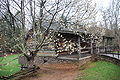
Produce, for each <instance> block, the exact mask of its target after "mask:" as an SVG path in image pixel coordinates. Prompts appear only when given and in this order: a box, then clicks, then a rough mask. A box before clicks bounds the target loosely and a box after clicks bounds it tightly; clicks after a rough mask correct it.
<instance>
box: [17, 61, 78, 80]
mask: <svg viewBox="0 0 120 80" xmlns="http://www.w3.org/2000/svg"><path fill="white" fill-rule="evenodd" d="M40 67H41V69H40V70H38V71H37V72H36V73H34V74H32V75H29V76H25V77H24V78H22V80H75V79H76V78H77V76H78V74H79V70H78V64H77V63H56V64H44V65H41V66H40ZM19 80H21V79H19Z"/></svg>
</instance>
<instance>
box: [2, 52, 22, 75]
mask: <svg viewBox="0 0 120 80" xmlns="http://www.w3.org/2000/svg"><path fill="white" fill-rule="evenodd" d="M17 57H18V54H14V55H10V56H7V57H6V58H5V57H4V58H3V57H0V60H1V61H0V64H6V63H7V65H2V66H0V76H10V75H12V74H15V73H16V72H18V71H20V64H19V63H18V59H15V58H17ZM2 59H3V60H2ZM13 59H15V60H13ZM9 62H10V63H9Z"/></svg>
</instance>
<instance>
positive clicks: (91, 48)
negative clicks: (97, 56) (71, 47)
mask: <svg viewBox="0 0 120 80" xmlns="http://www.w3.org/2000/svg"><path fill="white" fill-rule="evenodd" d="M91 54H93V40H92V39H91Z"/></svg>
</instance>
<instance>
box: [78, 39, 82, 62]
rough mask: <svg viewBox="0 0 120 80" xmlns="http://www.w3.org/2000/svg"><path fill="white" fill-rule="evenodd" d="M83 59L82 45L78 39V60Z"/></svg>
mask: <svg viewBox="0 0 120 80" xmlns="http://www.w3.org/2000/svg"><path fill="white" fill-rule="evenodd" d="M80 58H81V45H80V37H78V60H80Z"/></svg>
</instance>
